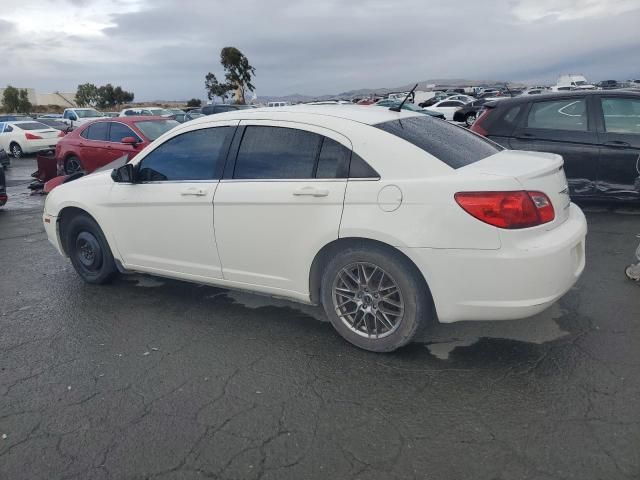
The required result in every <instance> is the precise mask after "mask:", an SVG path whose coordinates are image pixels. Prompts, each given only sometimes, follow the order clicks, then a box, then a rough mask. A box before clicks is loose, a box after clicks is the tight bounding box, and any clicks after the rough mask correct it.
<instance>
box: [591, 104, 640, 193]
mask: <svg viewBox="0 0 640 480" xmlns="http://www.w3.org/2000/svg"><path fill="white" fill-rule="evenodd" d="M597 100H598V101H597V105H596V111H597V112H598V120H599V125H598V138H599V139H600V157H599V163H598V180H597V183H596V190H597V194H598V195H603V196H606V197H609V198H616V199H620V200H638V199H640V98H639V97H638V96H634V97H631V96H629V97H621V96H611V97H607V96H601V97H599V98H598V99H597Z"/></svg>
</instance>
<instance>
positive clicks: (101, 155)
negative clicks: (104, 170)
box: [78, 122, 111, 172]
mask: <svg viewBox="0 0 640 480" xmlns="http://www.w3.org/2000/svg"><path fill="white" fill-rule="evenodd" d="M108 137H109V122H95V123H92V124H90V125H89V126H88V127H87V128H85V129H84V130H83V131H82V132H80V139H79V142H78V146H79V152H80V162H81V163H82V168H83V169H84V170H85V171H87V172H93V171H94V170H95V169H97V168H100V167H102V166H104V165H106V164H107V163H109V162H110V161H111V160H109V159H110V158H111V157H110V154H109V151H108V149H107V147H109V146H110V145H109V144H108V143H107V139H108Z"/></svg>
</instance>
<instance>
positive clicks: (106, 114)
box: [103, 112, 120, 118]
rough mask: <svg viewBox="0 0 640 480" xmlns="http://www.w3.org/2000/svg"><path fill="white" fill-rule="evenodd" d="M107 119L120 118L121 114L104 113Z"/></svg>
mask: <svg viewBox="0 0 640 480" xmlns="http://www.w3.org/2000/svg"><path fill="white" fill-rule="evenodd" d="M103 114H104V116H105V117H109V118H114V117H119V116H120V112H103Z"/></svg>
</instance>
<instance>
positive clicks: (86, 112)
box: [61, 108, 104, 127]
mask: <svg viewBox="0 0 640 480" xmlns="http://www.w3.org/2000/svg"><path fill="white" fill-rule="evenodd" d="M102 117H104V114H102V113H101V112H99V111H98V110H96V109H95V108H65V110H64V112H63V114H62V118H61V121H63V122H64V123H66V124H67V125H69V126H71V127H77V126H79V125H84V124H85V123H87V122H90V121H92V120H95V119H96V118H102Z"/></svg>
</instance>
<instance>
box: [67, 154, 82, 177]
mask: <svg viewBox="0 0 640 480" xmlns="http://www.w3.org/2000/svg"><path fill="white" fill-rule="evenodd" d="M81 171H82V163H81V162H80V159H79V158H78V157H76V156H75V155H72V156H71V157H69V158H67V159H66V160H65V162H64V172H65V173H66V174H67V175H71V174H73V173H78V172H81Z"/></svg>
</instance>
